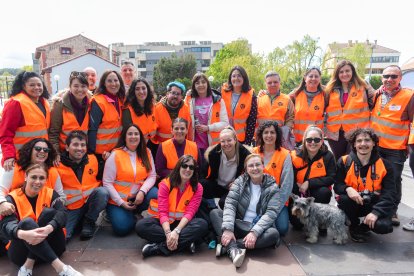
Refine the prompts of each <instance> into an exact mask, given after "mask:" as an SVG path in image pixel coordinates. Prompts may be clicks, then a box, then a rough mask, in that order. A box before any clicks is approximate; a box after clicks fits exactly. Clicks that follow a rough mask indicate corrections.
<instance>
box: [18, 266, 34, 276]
mask: <svg viewBox="0 0 414 276" xmlns="http://www.w3.org/2000/svg"><path fill="white" fill-rule="evenodd" d="M32 274H33V270H31V269H28V268H26V267H25V266H21V267H20V269H19V272H17V276H32Z"/></svg>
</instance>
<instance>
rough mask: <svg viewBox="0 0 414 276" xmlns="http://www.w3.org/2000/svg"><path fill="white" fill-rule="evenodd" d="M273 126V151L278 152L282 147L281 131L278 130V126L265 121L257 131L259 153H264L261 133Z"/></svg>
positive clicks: (275, 123) (273, 122) (272, 122)
mask: <svg viewBox="0 0 414 276" xmlns="http://www.w3.org/2000/svg"><path fill="white" fill-rule="evenodd" d="M271 126H273V127H274V128H275V131H276V141H275V150H280V147H281V146H282V131H281V130H280V127H279V125H278V124H277V122H275V121H265V122H264V123H263V124H261V125H260V126H259V128H258V129H257V135H256V137H257V144H258V145H259V152H263V151H264V149H263V148H264V141H263V132H264V130H265V129H266V128H268V127H271Z"/></svg>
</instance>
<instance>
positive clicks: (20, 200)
mask: <svg viewBox="0 0 414 276" xmlns="http://www.w3.org/2000/svg"><path fill="white" fill-rule="evenodd" d="M9 195H10V196H11V197H12V198H13V200H14V202H15V205H16V208H17V213H18V215H19V220H22V219H25V218H29V217H30V218H32V219H33V220H34V221H36V222H37V221H38V219H39V216H40V214H41V213H42V211H43V208H49V207H50V205H51V204H52V197H53V190H52V189H50V188H48V187H46V186H43V188H42V189H41V190H40V192H39V195H38V197H37V201H36V213H35V212H34V211H33V208H32V205H31V204H30V202H29V200H28V199H27V196H26V194H25V193H24V192H23V191H22V190H21V189H17V190H14V191H12V192H10V193H9Z"/></svg>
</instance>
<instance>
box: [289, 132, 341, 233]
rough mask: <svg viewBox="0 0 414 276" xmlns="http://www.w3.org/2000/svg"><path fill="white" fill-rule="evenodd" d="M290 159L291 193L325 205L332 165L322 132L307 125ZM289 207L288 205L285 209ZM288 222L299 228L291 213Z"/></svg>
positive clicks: (334, 168) (333, 169)
mask: <svg viewBox="0 0 414 276" xmlns="http://www.w3.org/2000/svg"><path fill="white" fill-rule="evenodd" d="M291 157H292V163H293V171H294V173H295V180H296V185H295V184H294V185H293V189H292V192H293V193H294V194H296V195H298V196H302V197H310V196H311V197H314V198H315V202H319V203H324V204H329V202H330V200H331V196H332V192H331V189H332V184H334V177H335V173H336V163H335V158H334V156H333V154H332V153H331V152H330V151H329V150H328V147H327V146H326V145H325V144H324V140H323V132H322V130H321V129H320V128H319V127H317V126H315V125H310V126H308V127H307V128H306V130H305V133H304V135H303V144H302V147H301V148H300V149H298V150H296V151H292V152H291ZM291 207H292V206H291V205H289V210H290V209H291ZM289 219H290V223H291V224H292V225H293V226H294V227H295V228H297V229H301V228H302V227H303V225H302V224H301V223H300V222H299V219H297V218H296V217H295V216H292V215H291V212H289ZM324 230H325V232H326V229H324Z"/></svg>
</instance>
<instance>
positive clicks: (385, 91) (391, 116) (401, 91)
mask: <svg viewBox="0 0 414 276" xmlns="http://www.w3.org/2000/svg"><path fill="white" fill-rule="evenodd" d="M401 79H402V73H401V69H400V67H398V66H397V65H390V66H388V67H386V68H385V69H384V71H383V73H382V84H383V85H382V86H381V87H380V88H379V89H378V90H377V91H376V93H375V101H374V108H373V110H372V113H371V127H372V128H373V129H374V131H375V133H376V134H377V135H378V136H379V154H380V156H381V157H382V158H384V159H387V160H389V161H391V162H392V167H393V169H394V181H395V185H396V187H397V195H396V198H395V210H394V215H393V218H392V222H393V225H394V226H398V225H400V221H399V219H398V216H397V209H398V205H399V204H400V201H401V181H402V178H401V175H402V171H403V169H404V162H405V160H406V159H407V143H408V137H409V135H410V123H411V122H412V121H413V116H414V92H413V91H412V90H411V89H407V88H402V87H401V85H400V82H401Z"/></svg>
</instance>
